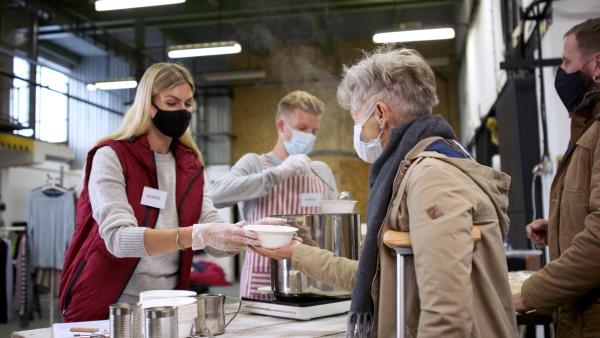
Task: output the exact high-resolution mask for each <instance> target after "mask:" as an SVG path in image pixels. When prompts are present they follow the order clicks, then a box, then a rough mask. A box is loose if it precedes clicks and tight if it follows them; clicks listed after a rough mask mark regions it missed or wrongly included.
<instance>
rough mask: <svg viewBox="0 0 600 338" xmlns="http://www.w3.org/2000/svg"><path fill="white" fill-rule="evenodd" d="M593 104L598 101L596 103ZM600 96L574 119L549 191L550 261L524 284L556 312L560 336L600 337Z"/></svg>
mask: <svg viewBox="0 0 600 338" xmlns="http://www.w3.org/2000/svg"><path fill="white" fill-rule="evenodd" d="M592 104H593V103H592ZM595 118H600V95H598V96H597V97H596V103H595V106H594V108H593V109H591V110H590V109H579V110H577V111H575V112H574V114H573V116H572V118H571V142H570V147H569V151H568V153H567V155H566V156H565V158H564V160H563V163H562V165H561V166H560V167H559V169H558V171H557V172H556V176H555V177H554V181H553V182H552V188H551V190H550V217H549V219H548V245H549V248H550V259H551V260H552V261H551V262H550V264H547V265H546V266H545V267H544V268H543V269H542V270H540V271H539V272H537V273H536V274H534V275H533V276H531V277H530V278H529V279H528V280H527V281H525V283H523V286H522V288H521V292H522V294H523V297H524V298H525V303H526V304H527V305H529V306H532V307H533V308H535V309H536V310H537V311H538V312H539V313H541V314H550V313H552V314H553V315H554V325H555V328H556V331H555V332H556V337H557V338H562V337H565V338H566V337H569V338H570V337H600V121H598V120H595Z"/></svg>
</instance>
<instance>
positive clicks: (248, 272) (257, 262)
mask: <svg viewBox="0 0 600 338" xmlns="http://www.w3.org/2000/svg"><path fill="white" fill-rule="evenodd" d="M261 157H262V160H263V164H264V168H265V169H267V168H269V164H268V162H267V159H266V158H265V157H264V156H261ZM313 169H314V168H313ZM315 170H316V169H315ZM325 189H326V188H325V185H324V184H323V182H321V180H319V179H318V178H312V177H308V176H291V177H289V178H287V179H285V180H283V182H281V184H279V185H276V186H274V187H273V188H271V190H270V191H269V193H268V194H267V195H265V196H263V197H261V198H259V200H258V203H257V205H256V209H254V211H253V212H252V215H251V216H250V219H248V220H247V221H248V223H249V224H252V223H254V222H255V221H257V220H259V219H261V218H264V217H269V216H271V215H295V214H317V213H319V212H320V207H303V206H301V202H302V194H304V193H319V194H321V196H322V199H325V196H326V195H325V193H326V190H325ZM266 286H269V287H270V286H271V259H270V258H266V257H262V256H260V255H257V254H255V253H253V252H247V253H246V259H245V260H244V265H243V267H242V276H241V281H240V297H252V298H255V299H256V298H258V299H260V298H264V299H267V298H268V297H269V295H266V294H263V293H261V292H260V291H258V288H260V287H266Z"/></svg>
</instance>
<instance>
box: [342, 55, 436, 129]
mask: <svg viewBox="0 0 600 338" xmlns="http://www.w3.org/2000/svg"><path fill="white" fill-rule="evenodd" d="M342 77H343V79H342V81H341V83H340V84H339V85H338V89H337V100H338V102H339V104H340V106H342V107H343V108H345V109H349V110H351V111H352V110H357V109H359V108H362V106H363V105H367V104H374V103H375V102H377V101H382V102H384V103H385V104H387V105H388V106H389V108H390V109H391V110H392V112H393V113H395V114H400V113H402V114H405V116H406V117H409V118H415V117H418V116H422V115H431V111H432V109H433V107H434V106H435V105H436V104H438V102H439V101H438V98H437V95H436V93H435V75H434V74H433V71H432V70H431V67H429V65H428V64H427V61H425V59H423V57H422V56H421V54H419V52H417V51H416V50H414V49H410V48H404V47H403V48H397V47H396V46H395V45H393V44H388V45H383V46H381V47H379V48H377V49H375V50H374V51H372V52H371V53H366V52H365V54H364V57H363V58H362V60H359V61H358V63H356V64H355V65H354V66H351V67H347V66H344V69H343V73H342Z"/></svg>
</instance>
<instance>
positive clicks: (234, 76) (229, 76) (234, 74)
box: [202, 69, 267, 82]
mask: <svg viewBox="0 0 600 338" xmlns="http://www.w3.org/2000/svg"><path fill="white" fill-rule="evenodd" d="M202 77H203V78H204V80H206V81H208V82H215V81H233V80H254V79H264V78H265V77H267V72H266V71H265V70H264V69H248V70H231V71H224V72H211V73H204V74H202Z"/></svg>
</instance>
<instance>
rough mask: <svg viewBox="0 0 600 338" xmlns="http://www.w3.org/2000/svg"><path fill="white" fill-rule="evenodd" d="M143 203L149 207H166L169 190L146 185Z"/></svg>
mask: <svg viewBox="0 0 600 338" xmlns="http://www.w3.org/2000/svg"><path fill="white" fill-rule="evenodd" d="M141 203H142V204H143V205H147V206H149V207H153V208H158V209H164V208H165V204H167V192H166V191H162V190H158V189H154V188H150V187H144V192H143V193H142V202H141Z"/></svg>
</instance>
